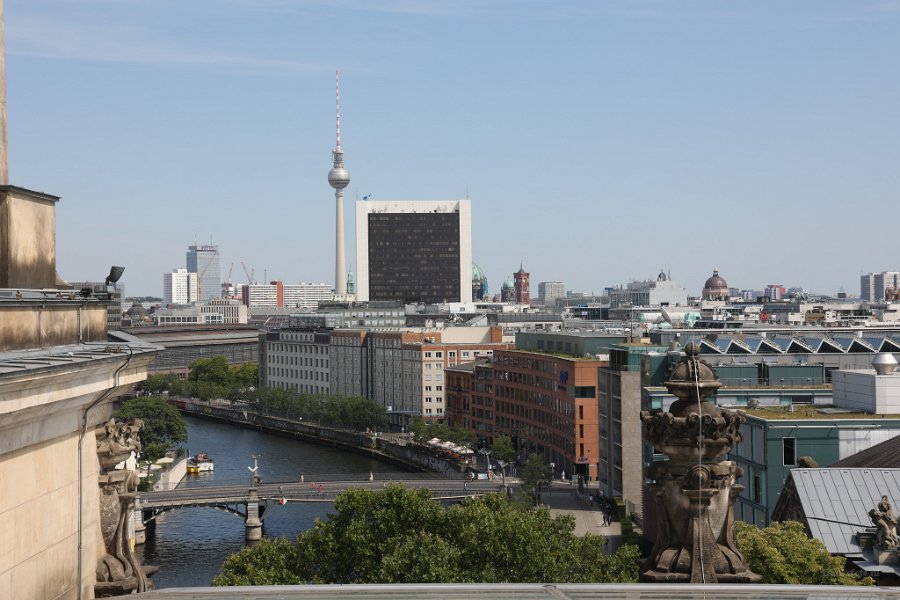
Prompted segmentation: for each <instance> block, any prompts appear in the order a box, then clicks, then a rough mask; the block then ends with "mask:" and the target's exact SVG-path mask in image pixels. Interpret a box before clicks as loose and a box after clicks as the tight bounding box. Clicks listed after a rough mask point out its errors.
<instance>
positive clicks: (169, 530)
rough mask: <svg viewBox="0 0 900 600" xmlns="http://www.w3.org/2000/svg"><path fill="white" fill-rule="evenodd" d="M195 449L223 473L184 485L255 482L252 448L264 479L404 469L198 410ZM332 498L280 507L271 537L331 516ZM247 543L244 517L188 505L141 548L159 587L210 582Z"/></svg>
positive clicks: (190, 421) (270, 521)
mask: <svg viewBox="0 0 900 600" xmlns="http://www.w3.org/2000/svg"><path fill="white" fill-rule="evenodd" d="M185 421H186V423H187V427H188V443H187V446H188V447H189V448H190V452H191V453H193V454H196V453H197V452H205V453H207V454H209V455H210V457H212V459H213V460H214V461H215V465H216V468H215V472H213V473H203V474H200V475H188V476H187V477H186V478H185V480H184V482H183V483H182V486H189V487H197V486H203V485H230V484H242V483H247V484H249V482H250V472H249V471H248V470H247V467H248V466H250V465H252V464H253V459H252V458H251V454H255V455H257V456H258V457H259V474H260V477H261V478H262V480H263V481H264V482H267V483H270V482H276V481H297V480H298V479H299V477H300V473H303V474H304V477H305V479H306V481H315V480H316V477H320V478H323V479H326V478H327V479H335V478H338V479H360V480H362V479H365V478H367V477H368V475H369V473H370V472H373V473H375V474H376V476H377V475H378V474H379V473H396V472H397V471H399V469H398V467H396V466H394V465H391V464H387V463H382V462H378V461H376V460H373V459H371V458H368V457H365V456H362V455H360V454H355V453H352V452H346V451H343V450H339V449H337V448H333V447H330V446H320V445H317V444H310V443H307V442H302V441H298V440H294V439H290V438H287V437H282V436H279V435H274V434H269V433H263V432H260V431H255V430H251V429H245V428H242V427H235V426H232V425H226V424H224V423H218V422H215V421H207V420H204V419H197V418H192V417H185ZM332 506H333V505H331V504H318V503H310V504H306V503H302V502H298V503H289V504H287V505H285V506H280V505H275V506H273V507H272V508H271V509H270V510H269V511H268V513H267V514H266V518H265V529H264V533H265V535H266V537H280V536H286V537H288V538H294V537H296V535H297V534H298V533H300V532H302V531H304V530H306V529H308V528H310V527H311V526H312V525H313V523H314V521H315V519H316V518H317V517H324V516H325V515H326V514H327V513H328V512H329V511H331V509H332ZM243 547H244V521H243V519H242V518H241V517H238V516H237V515H234V514H232V513H228V512H225V511H222V510H216V509H213V508H183V509H179V510H173V511H169V512H166V513H163V514H162V515H160V516H159V517H157V525H156V531H155V533H153V534H151V535H148V536H147V542H146V543H145V544H143V545H141V546H138V547H137V554H138V556H139V557H140V558H141V559H142V560H143V562H144V564H148V565H157V566H159V567H160V571H159V572H158V573H156V574H155V575H153V577H152V579H153V582H154V583H155V585H156V587H157V588H158V589H161V588H167V587H188V586H208V585H209V584H210V582H211V581H212V578H213V577H215V575H216V574H217V573H218V572H219V568H220V566H221V565H222V563H223V562H224V560H225V559H226V558H227V557H228V555H229V554H232V553H233V552H237V551H238V550H240V549H241V548H243Z"/></svg>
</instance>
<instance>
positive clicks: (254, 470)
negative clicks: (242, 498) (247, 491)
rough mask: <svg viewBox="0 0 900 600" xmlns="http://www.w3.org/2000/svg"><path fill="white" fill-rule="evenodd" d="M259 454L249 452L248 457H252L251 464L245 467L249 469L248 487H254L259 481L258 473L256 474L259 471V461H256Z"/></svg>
mask: <svg viewBox="0 0 900 600" xmlns="http://www.w3.org/2000/svg"><path fill="white" fill-rule="evenodd" d="M259 456H260V455H258V454H251V455H250V458H252V459H253V466H252V467H247V469H248V470H249V471H250V487H252V488H255V487H256V486H257V484H259V481H260V480H259V475H258V474H257V472H258V471H259V463H258V462H257V461H258V460H259Z"/></svg>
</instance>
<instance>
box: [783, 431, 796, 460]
mask: <svg viewBox="0 0 900 600" xmlns="http://www.w3.org/2000/svg"><path fill="white" fill-rule="evenodd" d="M781 450H782V452H783V454H784V466H786V467H787V466H792V465H796V464H797V438H792V437H790V438H788V437H786V438H782V439H781Z"/></svg>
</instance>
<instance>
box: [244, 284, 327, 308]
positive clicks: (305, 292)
mask: <svg viewBox="0 0 900 600" xmlns="http://www.w3.org/2000/svg"><path fill="white" fill-rule="evenodd" d="M239 290H240V297H241V300H242V301H243V303H244V305H246V306H250V307H259V306H269V307H273V308H275V307H285V308H317V307H318V306H319V303H320V302H330V301H331V299H332V296H333V293H332V290H331V285H329V284H327V283H295V284H287V285H285V284H284V283H282V282H281V281H273V282H272V283H254V284H251V285H242V286H239Z"/></svg>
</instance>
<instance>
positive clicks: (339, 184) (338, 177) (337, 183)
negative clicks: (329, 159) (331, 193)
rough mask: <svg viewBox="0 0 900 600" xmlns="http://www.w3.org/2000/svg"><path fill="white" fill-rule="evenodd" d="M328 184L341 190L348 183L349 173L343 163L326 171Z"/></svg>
mask: <svg viewBox="0 0 900 600" xmlns="http://www.w3.org/2000/svg"><path fill="white" fill-rule="evenodd" d="M328 184H329V185H330V186H331V187H333V188H334V189H336V190H342V189H344V188H345V187H347V186H348V185H350V173H349V172H348V171H347V169H346V168H344V166H343V165H342V166H338V167H334V168H333V169H331V170H330V171H328Z"/></svg>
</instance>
